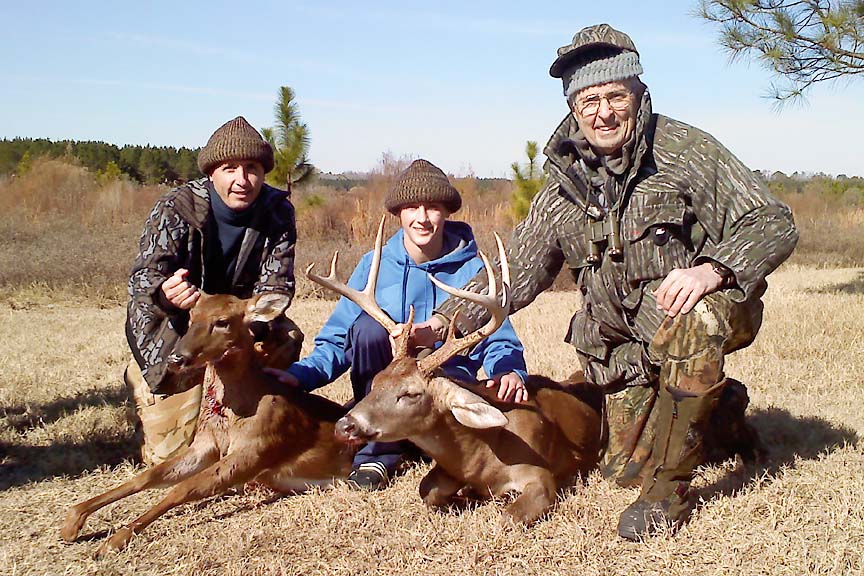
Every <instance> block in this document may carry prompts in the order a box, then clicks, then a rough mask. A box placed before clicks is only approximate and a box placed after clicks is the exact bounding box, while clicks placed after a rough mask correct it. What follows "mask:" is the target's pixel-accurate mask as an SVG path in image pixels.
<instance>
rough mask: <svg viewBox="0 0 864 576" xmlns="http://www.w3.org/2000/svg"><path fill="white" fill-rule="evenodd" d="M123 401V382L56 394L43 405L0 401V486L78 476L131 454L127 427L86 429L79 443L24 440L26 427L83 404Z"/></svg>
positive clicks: (133, 451) (57, 417)
mask: <svg viewBox="0 0 864 576" xmlns="http://www.w3.org/2000/svg"><path fill="white" fill-rule="evenodd" d="M126 401H127V392H126V390H125V389H123V388H112V389H107V390H91V391H88V392H85V393H83V394H80V395H78V396H73V397H66V398H59V399H57V400H54V401H52V402H49V403H47V404H43V405H34V404H20V405H15V406H3V407H0V430H3V431H11V432H13V434H5V436H6V437H7V438H9V437H10V436H11V437H14V438H21V439H22V441H21V442H20V443H19V442H15V441H8V440H7V441H0V490H6V489H7V488H11V487H13V486H20V485H22V484H27V483H29V482H38V481H40V480H45V479H47V478H53V477H56V476H77V475H79V474H81V473H82V472H86V471H88V470H93V469H96V468H98V467H100V466H104V465H108V466H116V465H118V464H120V463H121V462H123V461H124V460H128V459H130V458H135V457H136V456H137V453H138V448H137V443H136V441H135V440H134V438H133V431H132V429H131V428H128V429H126V430H123V431H122V432H120V433H114V434H110V435H109V434H107V433H103V434H102V435H101V436H93V435H90V437H89V439H88V440H87V441H85V442H83V443H73V442H56V441H55V442H52V443H51V444H50V445H48V446H41V445H31V444H26V443H24V442H25V440H24V438H25V436H26V433H27V432H28V431H29V430H33V429H37V428H40V427H44V426H46V425H49V424H53V423H55V422H58V421H60V420H62V419H63V418H65V417H67V416H69V415H71V414H73V413H75V412H76V411H78V410H80V409H82V408H88V407H100V406H111V407H115V406H121V405H123V403H124V402H126Z"/></svg>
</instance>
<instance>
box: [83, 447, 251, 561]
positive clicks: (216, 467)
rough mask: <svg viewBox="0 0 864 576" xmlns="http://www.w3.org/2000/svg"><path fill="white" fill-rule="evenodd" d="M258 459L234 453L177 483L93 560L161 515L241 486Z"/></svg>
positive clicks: (119, 547) (115, 548) (114, 549)
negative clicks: (182, 505) (188, 503)
mask: <svg viewBox="0 0 864 576" xmlns="http://www.w3.org/2000/svg"><path fill="white" fill-rule="evenodd" d="M260 463H261V458H260V457H259V456H258V455H256V454H249V453H248V452H247V453H242V452H234V453H232V454H229V455H228V456H226V457H224V458H223V459H221V460H219V461H218V462H216V463H214V464H212V465H211V466H210V467H209V468H207V469H206V470H203V471H201V472H199V473H198V474H195V475H194V476H192V477H191V478H187V479H186V480H183V481H182V482H181V483H180V484H177V485H176V486H175V487H174V488H172V489H171V491H170V492H168V494H167V495H166V496H165V498H163V499H162V500H161V501H160V502H159V503H158V504H156V505H155V506H154V507H153V508H151V509H150V510H148V511H147V512H145V513H144V514H142V515H141V516H139V517H138V518H137V519H135V520H133V521H132V522H131V523H130V524H129V525H127V526H124V527H123V528H121V529H120V530H118V531H117V532H115V533H114V534H113V535H112V536H111V537H110V538H109V539H108V540H106V541H105V542H103V543H102V546H100V547H99V549H98V550H97V551H96V556H97V557H102V556H105V555H106V554H108V553H111V552H118V551H120V550H122V549H123V548H125V547H126V545H127V544H128V543H129V541H130V540H131V539H132V537H133V536H134V535H136V534H139V533H140V532H141V531H143V530H144V529H145V528H146V527H147V526H149V525H150V524H151V523H152V522H153V521H154V520H156V519H157V518H159V517H160V516H162V515H163V514H165V512H167V511H169V510H171V509H172V508H175V507H177V506H180V505H181V504H185V503H187V502H192V501H194V500H201V499H202V498H207V497H208V496H213V495H215V494H221V493H223V492H225V491H227V490H228V489H229V488H231V487H232V486H236V485H238V484H245V483H246V482H248V481H250V480H252V479H253V478H255V476H257V475H258V474H259V473H260V472H261V469H260V467H259V466H260Z"/></svg>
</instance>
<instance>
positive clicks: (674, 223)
mask: <svg viewBox="0 0 864 576" xmlns="http://www.w3.org/2000/svg"><path fill="white" fill-rule="evenodd" d="M662 200H663V201H658V202H652V203H646V204H644V205H642V206H636V207H634V210H633V211H632V212H629V213H628V214H626V215H625V217H624V220H623V221H622V226H621V228H622V234H623V235H624V238H625V239H626V241H627V244H628V250H627V256H626V258H627V283H628V285H629V288H630V289H631V290H634V289H637V288H638V287H639V286H641V284H642V283H644V282H649V281H651V280H655V279H658V278H663V277H665V276H666V274H668V273H669V272H670V271H672V269H674V268H686V267H688V266H690V261H691V259H692V258H693V252H694V250H693V246H692V242H691V238H690V228H691V226H692V224H693V222H692V216H691V215H690V213H689V212H688V211H687V207H686V206H685V204H684V203H683V201H679V200H677V199H673V198H670V199H666V198H663V199H662Z"/></svg>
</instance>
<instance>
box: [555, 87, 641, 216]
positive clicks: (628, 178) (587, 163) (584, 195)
mask: <svg viewBox="0 0 864 576" xmlns="http://www.w3.org/2000/svg"><path fill="white" fill-rule="evenodd" d="M656 125H657V115H656V114H654V113H653V111H652V106H651V95H650V93H649V91H648V88H645V92H644V94H643V95H642V102H641V103H640V105H639V112H638V114H637V119H636V127H635V131H634V134H635V137H634V141H635V145H634V146H633V147H632V148H631V155H632V156H631V161H630V162H629V167H628V169H627V170H626V172H625V173H624V178H623V186H622V190H623V193H622V194H621V195H620V196H619V198H618V200H617V204H616V207H619V208H620V207H621V206H624V205H625V204H626V199H627V196H629V193H630V191H631V186H630V183H631V182H632V181H633V180H634V177H635V176H636V175H637V174H639V175H640V176H643V177H644V176H646V175H649V174H653V173H655V172H656V168H654V167H653V160H652V159H651V158H650V156H651V155H650V150H651V146H652V143H653V140H654V129H655V128H656ZM543 153H544V154H545V155H546V158H547V159H546V164H545V166H544V169H545V170H546V171H547V172H549V173H550V174H551V175H552V176H553V177H554V178H555V180H557V181H558V183H559V184H560V185H561V188H562V189H563V190H564V192H565V193H567V195H568V196H570V198H571V199H572V200H573V201H575V202H576V204H577V205H578V206H579V207H581V208H582V209H583V210H585V211H586V212H588V213H589V214H590V213H591V209H590V206H589V198H590V197H591V195H590V194H589V191H590V190H592V188H596V187H595V186H594V185H593V184H592V183H591V174H590V171H591V170H595V167H599V166H600V165H602V160H601V159H600V158H599V157H598V156H596V155H595V154H594V152H593V150H591V148H590V147H589V146H588V145H587V141H586V140H585V136H584V135H583V134H582V132H581V130H579V124H578V122H576V118H574V117H573V114H572V113H568V114H567V115H566V116H565V117H564V119H563V120H562V121H561V123H560V124H559V125H558V127H557V128H556V129H555V131H554V132H553V133H552V136H551V137H550V138H549V141H548V142H547V143H546V147H545V148H544V149H543ZM616 207H612V208H613V209H614V208H616ZM598 208H599V207H598Z"/></svg>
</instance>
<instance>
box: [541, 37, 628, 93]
mask: <svg viewBox="0 0 864 576" xmlns="http://www.w3.org/2000/svg"><path fill="white" fill-rule="evenodd" d="M549 74H550V75H551V76H552V77H553V78H561V80H562V82H563V83H564V95H565V96H567V97H570V96H572V95H573V94H575V93H576V92H578V91H579V90H582V89H583V88H587V87H589V86H597V85H598V84H606V83H607V82H616V81H619V80H624V79H626V78H632V77H633V76H638V75H639V74H642V65H641V64H640V63H639V52H637V51H636V45H635V44H633V41H632V40H631V39H630V37H629V36H627V35H626V34H624V33H623V32H619V31H618V30H615V29H614V28H612V27H611V26H609V25H608V24H598V25H596V26H589V27H588V28H583V29H582V30H580V31H579V32H578V33H577V34H576V35H575V36H573V42H571V43H570V44H568V45H566V46H562V47H561V48H558V58H556V59H555V62H554V63H553V64H552V67H551V68H550V69H549Z"/></svg>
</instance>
